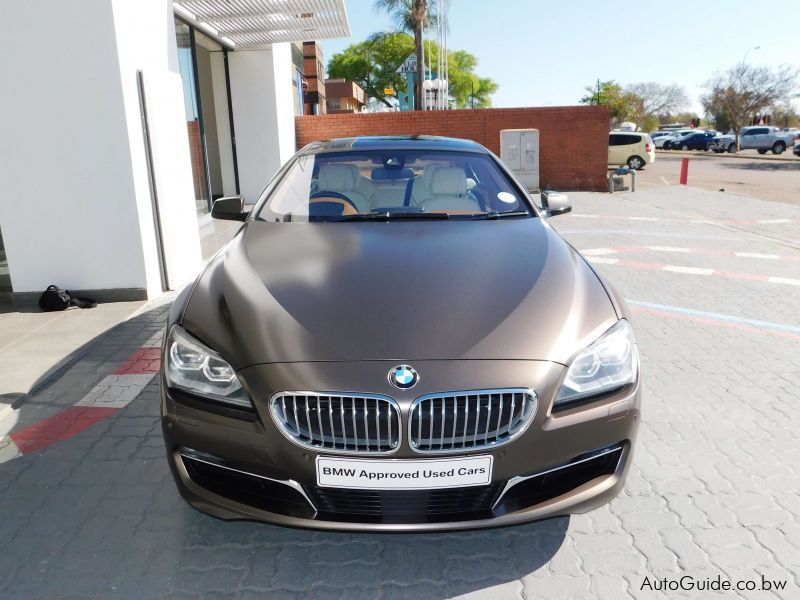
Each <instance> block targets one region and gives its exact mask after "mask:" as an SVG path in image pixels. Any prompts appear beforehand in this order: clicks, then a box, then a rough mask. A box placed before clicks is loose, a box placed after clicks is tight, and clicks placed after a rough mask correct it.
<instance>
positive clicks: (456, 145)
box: [300, 135, 488, 154]
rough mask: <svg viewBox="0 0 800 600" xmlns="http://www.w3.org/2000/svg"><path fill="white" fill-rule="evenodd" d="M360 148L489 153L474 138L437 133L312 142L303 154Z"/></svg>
mask: <svg viewBox="0 0 800 600" xmlns="http://www.w3.org/2000/svg"><path fill="white" fill-rule="evenodd" d="M358 150H451V151H458V152H477V153H480V154H487V153H488V150H486V148H484V147H483V146H481V145H480V144H479V143H477V142H475V141H473V140H464V139H460V138H451V137H441V136H436V135H365V136H358V137H346V138H336V139H331V140H321V141H318V142H312V143H310V144H308V145H307V146H306V147H304V148H303V149H302V150H301V151H300V152H301V153H302V154H322V153H326V152H347V151H358Z"/></svg>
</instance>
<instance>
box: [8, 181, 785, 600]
mask: <svg viewBox="0 0 800 600" xmlns="http://www.w3.org/2000/svg"><path fill="white" fill-rule="evenodd" d="M572 198H573V201H574V203H575V206H576V208H575V212H576V213H578V214H581V213H583V214H597V215H598V217H597V218H588V219H587V218H581V217H575V216H569V215H566V216H563V217H558V218H555V219H553V220H552V221H551V223H552V224H553V226H554V227H556V228H557V229H559V230H561V231H562V232H563V233H564V235H565V236H566V237H567V238H568V239H569V240H570V242H571V243H572V244H573V245H574V246H575V247H576V248H579V249H597V248H607V249H614V248H619V247H624V248H631V249H635V250H631V251H629V252H626V254H625V256H626V257H627V258H630V259H633V260H638V261H640V262H643V263H659V264H669V265H672V266H675V267H687V268H690V269H691V268H693V269H695V271H691V270H683V271H682V270H677V271H676V270H663V269H659V270H653V269H637V268H633V267H628V266H624V265H623V266H621V265H619V264H614V263H605V264H604V263H596V264H595V267H596V268H597V269H599V270H601V271H603V272H604V273H605V274H606V275H607V276H608V278H609V279H610V280H611V281H612V282H613V284H614V285H615V287H617V288H618V290H619V291H620V292H621V293H622V295H623V296H625V297H626V298H628V299H629V300H631V307H632V309H633V320H634V324H635V327H636V333H637V337H638V341H639V346H640V351H641V355H642V369H643V374H644V382H645V396H644V409H643V410H644V413H643V423H642V428H641V431H640V436H639V442H638V448H637V453H636V455H635V460H634V465H633V470H632V473H631V477H630V478H629V480H628V484H627V486H626V489H625V491H624V493H623V494H622V495H621V496H619V497H618V498H617V499H615V500H614V501H612V502H611V503H610V504H609V505H607V506H604V507H602V508H600V509H598V510H595V511H593V512H590V513H587V514H584V515H578V516H573V517H571V518H557V519H551V520H548V521H544V522H540V523H532V524H528V525H522V526H518V527H511V528H505V529H495V530H484V531H476V532H459V533H450V534H425V535H421V534H388V535H387V534H345V533H328V532H312V531H304V530H297V529H287V528H280V527H274V526H269V525H261V524H254V523H248V522H223V521H218V520H215V519H213V518H211V517H207V516H205V515H202V514H200V513H198V512H196V511H194V510H193V509H191V508H189V507H188V506H187V505H185V504H184V503H183V502H182V501H181V500H180V498H179V497H178V494H177V492H176V490H175V487H174V484H173V482H172V479H171V477H170V475H169V471H168V468H167V464H166V461H165V458H164V449H163V444H162V439H161V433H160V425H159V420H158V408H159V407H158V404H159V397H158V387H157V383H156V381H155V380H154V377H153V374H152V373H153V370H154V369H155V368H156V367H157V362H156V361H157V353H156V352H154V351H153V350H141V349H142V348H153V347H155V346H156V345H157V344H158V340H159V339H160V328H161V324H162V323H163V320H164V318H165V310H166V304H165V303H164V302H161V303H154V304H153V305H151V306H150V307H149V309H148V310H147V311H145V312H144V313H142V314H140V315H139V316H138V317H136V318H134V319H133V320H131V321H129V322H127V323H125V324H122V325H121V326H119V327H117V328H116V329H115V330H113V331H112V332H110V333H109V334H107V335H106V336H104V337H103V338H101V339H99V340H98V341H97V342H96V344H95V345H94V346H93V347H92V348H91V349H90V351H89V352H88V353H87V354H86V355H85V356H84V358H83V359H82V360H81V361H79V362H78V363H76V364H75V365H73V366H72V367H71V368H70V369H69V370H68V371H66V372H65V373H63V375H62V376H61V377H60V378H59V379H57V380H55V381H54V382H53V383H51V384H50V385H49V386H48V387H46V388H45V389H43V390H41V391H40V392H39V393H38V394H37V395H35V396H34V397H33V398H32V399H30V400H29V404H26V405H23V407H22V409H21V410H20V411H19V412H20V414H19V415H18V417H17V418H18V422H17V423H16V424H15V425H14V427H13V429H12V432H11V438H9V437H8V436H7V435H4V436H0V440H5V441H0V548H2V552H0V598H4V599H6V598H9V599H16V598H25V599H27V598H65V597H66V598H97V597H116V598H155V597H159V598H160V597H167V598H188V597H196V596H202V597H204V598H265V597H268V598H295V597H297V598H300V597H302V598H308V597H313V598H395V597H397V598H440V597H452V596H460V595H466V596H469V597H476V598H527V599H532V598H565V599H566V598H569V599H580V598H586V599H594V598H601V599H606V598H608V599H613V600H617V599H625V598H673V597H680V598H683V597H685V598H709V597H711V598H715V597H720V598H724V597H745V598H787V599H792V598H798V597H800V441H798V434H797V432H798V430H800V404H798V389H799V388H800V351H798V337H797V335H796V334H794V333H793V331H794V329H795V328H797V327H798V325H800V323H798V315H799V314H800V295H798V293H797V288H794V287H793V286H790V285H781V284H779V283H772V282H770V281H769V280H768V279H767V280H764V279H763V277H760V276H768V277H779V278H790V279H796V278H798V277H800V273H798V266H797V262H796V260H797V259H798V258H799V257H800V210H798V209H796V208H793V207H791V206H789V205H779V204H772V203H765V202H761V201H758V200H752V199H748V198H736V199H732V198H730V197H725V196H724V195H722V194H719V195H715V194H713V193H709V192H700V191H697V190H692V189H684V188H665V189H663V190H662V189H659V190H647V191H646V192H637V193H636V194H615V195H613V196H609V195H605V194H573V196H572ZM631 216H632V217H639V218H638V219H629V218H628V217H631ZM693 220H695V221H698V220H699V221H705V222H702V223H697V222H696V223H692V221H693ZM759 220H760V221H764V220H769V221H773V222H769V223H764V222H761V223H758V222H757V221H759ZM734 221H737V222H738V223H733V222H734ZM684 246H687V247H691V248H693V249H696V250H697V251H696V252H689V253H683V252H680V253H679V252H675V253H667V252H665V251H664V250H663V249H659V248H663V247H684ZM652 247H655V248H652ZM736 252H745V253H754V254H765V255H767V254H768V255H779V256H781V257H786V258H787V259H788V260H766V259H765V260H760V261H756V262H754V260H756V259H753V258H748V257H742V256H737V255H736V254H735V253H736ZM599 256H614V255H613V254H611V255H607V254H601V255H599ZM706 270H721V271H730V272H742V273H752V274H754V275H758V276H759V278H757V279H730V278H724V277H713V276H708V275H704V274H701V273H704V272H705V271H706ZM655 305H657V306H659V307H662V308H658V309H654V308H653V306H655ZM775 333H778V334H780V335H775ZM784 334H785V335H784ZM131 377H136V378H139V379H138V380H132V379H121V378H131ZM115 378H117V379H115ZM130 390H134V392H135V395H134V392H131V391H130ZM132 395H134V397H130V396H132ZM76 403H79V405H78V406H75V405H76ZM26 407H27V408H26ZM74 410H105V411H111V412H109V414H108V415H106V416H104V418H101V419H98V420H97V421H96V422H94V423H93V424H92V425H91V426H90V427H86V428H84V429H82V430H81V431H80V432H79V433H77V434H76V435H74V436H72V437H69V439H64V440H63V441H58V442H57V443H53V444H51V445H48V446H47V447H46V448H44V449H42V450H37V451H35V452H32V453H27V454H25V453H22V454H21V453H20V451H19V449H18V447H17V446H14V445H12V444H11V443H10V442H9V441H8V440H9V439H11V440H13V439H14V435H15V434H14V432H15V431H25V430H26V429H27V430H30V428H31V427H36V426H37V424H38V425H39V426H41V423H42V420H43V419H52V418H59V417H58V416H59V415H63V414H64V413H68V412H69V411H74ZM61 418H63V417H61ZM5 433H7V432H4V431H1V430H0V434H5ZM34 437H35V436H34ZM31 439H33V438H31ZM4 457H5V458H4ZM2 461H5V462H2ZM686 576H688V577H691V578H693V579H694V581H702V580H704V579H706V578H709V579H711V580H715V579H716V578H717V577H721V578H722V579H723V580H731V581H733V582H736V581H739V580H742V581H753V582H756V584H757V589H756V590H753V591H739V592H737V591H731V592H727V593H721V594H717V593H709V592H706V591H698V590H694V591H668V592H661V591H653V590H652V589H650V588H652V587H653V586H654V582H655V581H656V580H662V579H664V578H667V579H670V580H677V579H678V578H680V577H686ZM762 577H764V578H767V579H770V580H779V581H787V584H786V586H787V587H786V589H784V590H783V591H775V589H774V588H773V589H772V590H770V591H764V590H761V589H760V587H761V584H762ZM646 578H647V579H646ZM645 582H650V588H648V586H647V584H646V583H645ZM643 584H644V585H645V587H644V589H642V587H643Z"/></svg>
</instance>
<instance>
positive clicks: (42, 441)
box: [9, 406, 119, 454]
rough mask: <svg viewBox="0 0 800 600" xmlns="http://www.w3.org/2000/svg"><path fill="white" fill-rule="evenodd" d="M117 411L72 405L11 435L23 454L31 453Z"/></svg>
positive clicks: (68, 436) (114, 409) (78, 431)
mask: <svg viewBox="0 0 800 600" xmlns="http://www.w3.org/2000/svg"><path fill="white" fill-rule="evenodd" d="M116 412H119V409H118V408H105V407H104V408H97V407H91V406H72V407H70V408H68V409H67V410H65V411H63V412H60V413H58V414H57V415H53V416H52V417H49V418H47V419H44V420H43V421H39V422H38V423H34V424H33V425H30V426H28V427H26V428H25V429H22V430H20V431H17V432H16V433H12V434H11V435H10V436H9V437H10V438H11V439H12V440H13V442H14V443H15V444H16V445H17V448H19V451H20V452H21V453H22V454H31V453H32V452H38V451H39V450H42V449H44V448H46V447H47V446H50V445H51V444H55V443H56V442H62V441H64V440H67V439H69V438H71V437H72V436H74V435H77V434H79V433H80V432H81V431H83V430H85V429H88V428H89V427H91V426H92V425H94V424H95V423H97V421H100V420H102V419H105V418H106V417H109V416H111V415H113V414H114V413H116Z"/></svg>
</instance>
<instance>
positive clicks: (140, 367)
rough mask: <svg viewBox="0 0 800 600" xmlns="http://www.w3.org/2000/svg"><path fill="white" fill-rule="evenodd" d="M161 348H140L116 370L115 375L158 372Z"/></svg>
mask: <svg viewBox="0 0 800 600" xmlns="http://www.w3.org/2000/svg"><path fill="white" fill-rule="evenodd" d="M160 367H161V348H139V349H138V350H137V351H136V352H134V353H133V354H131V355H130V356H129V357H128V359H127V360H126V361H125V362H124V363H122V364H121V365H120V366H119V367H117V369H116V370H115V371H114V373H113V375H147V374H150V373H158V370H159V368H160Z"/></svg>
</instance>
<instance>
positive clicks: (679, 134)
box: [662, 129, 705, 150]
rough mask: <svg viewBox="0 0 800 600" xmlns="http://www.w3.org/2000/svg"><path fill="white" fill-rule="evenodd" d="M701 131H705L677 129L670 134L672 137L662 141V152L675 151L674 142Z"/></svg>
mask: <svg viewBox="0 0 800 600" xmlns="http://www.w3.org/2000/svg"><path fill="white" fill-rule="evenodd" d="M701 131H705V130H704V129H678V130H675V131H673V132H672V134H673V135H672V137H670V138H667V139H666V140H664V144H663V146H662V147H663V148H664V150H675V149H676V147H675V142H676V141H677V140H679V139H681V138H683V137H685V136H687V135H689V134H691V133H698V132H701Z"/></svg>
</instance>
